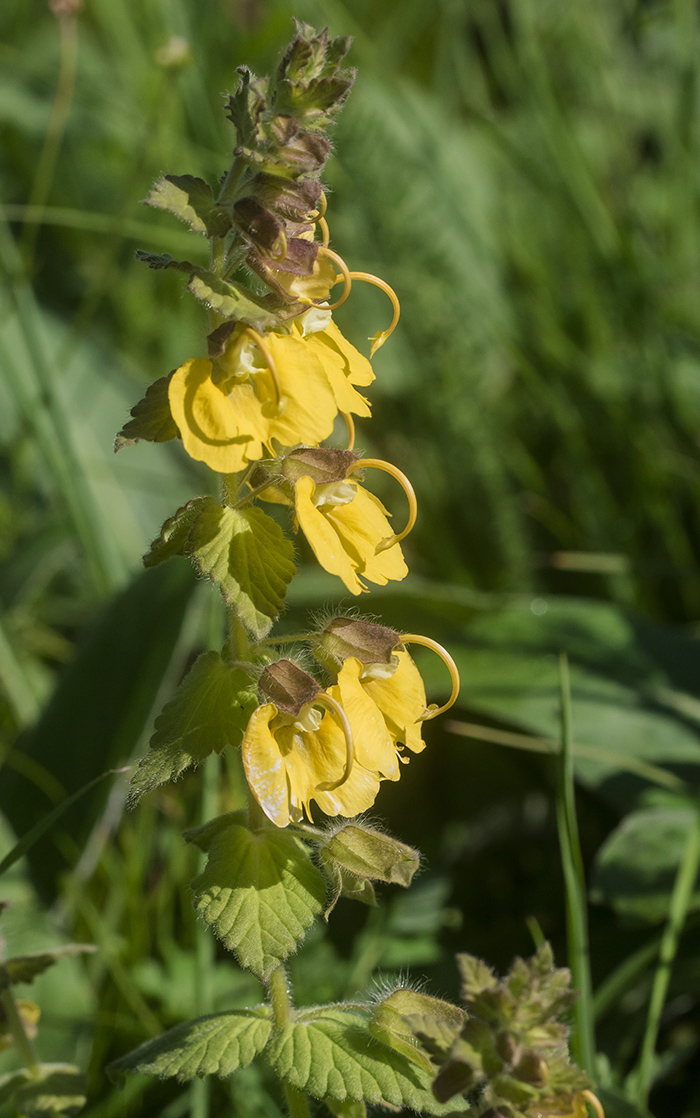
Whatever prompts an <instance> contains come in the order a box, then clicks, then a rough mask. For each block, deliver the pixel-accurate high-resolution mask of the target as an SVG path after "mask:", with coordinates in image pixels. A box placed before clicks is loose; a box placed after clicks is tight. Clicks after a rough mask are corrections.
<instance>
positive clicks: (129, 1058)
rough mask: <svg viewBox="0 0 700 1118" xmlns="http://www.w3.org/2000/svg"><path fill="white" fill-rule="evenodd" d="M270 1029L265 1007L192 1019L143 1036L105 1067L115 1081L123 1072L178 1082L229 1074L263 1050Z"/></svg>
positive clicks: (246, 1064) (245, 1064) (120, 1077)
mask: <svg viewBox="0 0 700 1118" xmlns="http://www.w3.org/2000/svg"><path fill="white" fill-rule="evenodd" d="M271 1029H272V1022H271V1020H270V1011H269V1009H268V1008H267V1007H266V1006H259V1007H257V1008H256V1009H240V1010H229V1011H228V1012H226V1013H210V1014H207V1016H206V1017H196V1018H195V1019H194V1020H193V1021H185V1022H183V1024H181V1025H176V1026H175V1028H174V1029H169V1030H168V1032H167V1033H164V1034H163V1035H162V1036H159V1037H156V1038H155V1040H147V1041H146V1042H145V1043H144V1044H141V1045H140V1046H139V1047H138V1048H135V1049H134V1051H133V1052H129V1053H128V1054H127V1055H126V1056H122V1057H121V1059H119V1060H115V1061H114V1063H112V1064H110V1065H109V1067H108V1068H107V1073H108V1075H109V1077H110V1079H112V1080H113V1081H114V1082H117V1083H120V1082H121V1081H123V1079H124V1076H125V1074H126V1073H127V1072H137V1071H138V1072H143V1073H144V1074H145V1075H157V1076H160V1078H161V1079H165V1078H166V1077H168V1076H175V1077H176V1078H177V1079H178V1080H179V1081H180V1082H183V1081H184V1080H186V1079H193V1078H194V1077H195V1076H196V1075H200V1076H201V1075H218V1076H226V1075H231V1073H232V1072H234V1071H236V1070H237V1069H238V1068H245V1067H247V1066H248V1064H249V1063H250V1062H251V1061H252V1059H253V1058H254V1057H255V1056H257V1054H258V1052H262V1050H263V1048H264V1047H265V1045H266V1044H267V1041H268V1039H269V1036H270V1031H271Z"/></svg>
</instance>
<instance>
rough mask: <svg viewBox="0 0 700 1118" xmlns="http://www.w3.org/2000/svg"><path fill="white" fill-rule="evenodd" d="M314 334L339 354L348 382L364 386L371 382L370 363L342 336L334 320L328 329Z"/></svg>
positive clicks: (371, 371)
mask: <svg viewBox="0 0 700 1118" xmlns="http://www.w3.org/2000/svg"><path fill="white" fill-rule="evenodd" d="M316 336H317V337H318V338H319V340H322V341H325V343H326V345H327V346H328V347H329V348H331V349H334V350H335V351H336V352H337V353H339V354H340V356H341V357H342V359H343V363H344V365H345V375H346V376H347V378H348V380H349V381H350V384H359V385H360V386H362V385H365V386H366V385H368V384H371V383H372V381H373V380H374V379H375V378H374V369H373V368H372V366H371V364H370V363H369V361H368V360H367V358H366V357H364V356H363V355H362V354H361V353H360V351H359V349H355V347H354V345H352V343H351V342H349V341H348V339H347V338H345V337H343V335H342V334H341V332H340V330H339V329H338V327H337V326H336V324H335V322H331V324H330V326H329V327H328V329H326V330H324V331H323V332H322V333H320V334H318V335H316Z"/></svg>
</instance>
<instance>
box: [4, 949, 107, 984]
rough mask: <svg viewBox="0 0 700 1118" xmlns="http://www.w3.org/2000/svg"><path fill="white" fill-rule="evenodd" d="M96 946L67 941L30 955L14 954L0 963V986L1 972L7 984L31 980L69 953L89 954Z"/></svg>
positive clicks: (69, 954)
mask: <svg viewBox="0 0 700 1118" xmlns="http://www.w3.org/2000/svg"><path fill="white" fill-rule="evenodd" d="M96 950H97V948H96V947H94V946H93V944H91V943H67V944H65V946H63V947H54V948H52V950H51V951H36V952H33V953H32V954H31V955H15V956H14V957H13V958H12V959H7V960H6V961H5V962H4V963H3V964H0V986H2V985H3V982H2V979H3V972H4V974H5V975H6V976H7V982H8V984H10V983H12V984H14V983H17V982H33V981H34V979H35V978H36V977H37V975H38V974H43V972H44V971H45V970H48V968H49V967H50V966H53V964H54V963H58V962H59V961H60V960H61V959H65V958H66V957H67V956H71V955H90V954H92V952H93V951H96Z"/></svg>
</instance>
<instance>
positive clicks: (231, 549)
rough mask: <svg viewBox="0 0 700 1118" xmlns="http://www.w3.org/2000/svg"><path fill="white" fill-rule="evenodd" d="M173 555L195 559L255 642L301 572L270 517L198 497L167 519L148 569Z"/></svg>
mask: <svg viewBox="0 0 700 1118" xmlns="http://www.w3.org/2000/svg"><path fill="white" fill-rule="evenodd" d="M171 555H189V556H190V558H191V559H192V561H193V563H194V565H195V567H196V568H197V570H198V571H199V573H200V574H202V575H206V577H207V578H209V579H211V581H212V582H213V583H215V585H216V586H218V587H219V589H220V591H221V594H222V596H223V599H224V601H225V602H226V604H227V605H228V606H230V607H231V608H232V609H235V611H236V613H237V614H238V616H239V617H240V619H241V621H242V622H243V624H244V625H245V627H246V629H247V630H248V632H249V633H250V635H251V636H252V637H253V638H254V639H255V640H261V639H262V638H263V637H264V636H266V634H267V633H269V631H270V629H271V627H272V623H273V621H274V620H276V618H277V617H279V615H280V613H281V611H282V606H283V603H284V596H285V594H286V592H287V586H288V584H289V583H290V582H291V580H292V578H293V577H294V573H295V570H296V568H295V566H294V545H293V544H292V543H291V541H290V540H288V539H287V538H286V536H285V535H284V532H283V531H282V529H281V528H280V527H279V525H278V524H277V523H276V521H274V520H273V519H272V517H271V516H268V515H267V513H264V512H263V511H262V509H258V508H242V509H232V508H229V507H228V506H225V505H220V504H219V502H218V501H215V500H214V498H213V497H195V498H194V500H192V501H188V503H187V504H186V505H183V507H182V508H180V509H178V511H177V512H176V513H175V515H174V516H171V517H170V518H169V519H168V520H166V522H165V524H164V525H163V527H162V529H161V532H160V536H159V538H158V539H157V540H155V541H154V542H153V543H152V544H151V549H150V551H149V552H148V554H147V555H146V556H145V557H144V566H146V567H154V566H156V565H157V564H158V563H161V562H163V560H165V559H168V558H170V556H171Z"/></svg>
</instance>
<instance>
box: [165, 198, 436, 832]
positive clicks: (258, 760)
mask: <svg viewBox="0 0 700 1118" xmlns="http://www.w3.org/2000/svg"><path fill="white" fill-rule="evenodd" d="M311 220H314V219H313V215H311ZM315 220H318V221H321V222H322V228H323V229H324V231H326V232H327V225H326V223H325V220H323V219H322V217H318V216H317V218H316V219H315ZM334 264H335V265H336V266H337V267H338V268H339V269H340V274H336V272H335V268H334V267H333V265H334ZM341 277H342V279H343V281H344V284H345V288H344V292H343V296H342V297H341V299H339V300H338V302H337V303H336V304H334V305H333V306H329V304H328V297H329V292H330V289H331V287H332V286H333V285H334V284H335V283H337V282H339V280H340V279H341ZM353 278H355V279H362V280H367V281H369V282H370V283H374V284H375V285H377V286H379V287H381V288H382V289H383V290H384V291H386V292H387V294H389V296H390V298H391V300H392V303H393V306H394V316H393V320H392V323H391V325H390V327H389V328H388V329H387V330H385V331H384V332H382V333H380V334H378V335H377V336H376V337H375V339H374V340H373V346H372V352H374V350H375V349H376V348H378V346H379V345H381V344H383V342H384V341H385V340H386V338H387V337H388V336H389V334H390V333H391V331H392V330H393V328H394V327H395V325H396V323H397V321H398V313H399V312H398V302H397V300H396V296H395V295H394V294H393V292H392V291H391V289H390V288H389V287H388V285H386V284H385V283H384V282H383V281H382V280H379V279H377V278H376V277H374V276H370V275H367V274H366V273H363V272H355V273H352V272H349V271H348V269H347V267H346V266H345V264H344V262H343V261H342V260H341V258H340V257H338V256H337V255H336V254H335V253H333V252H331V250H330V249H328V248H327V240H326V241H325V242H324V244H323V245H322V246H320V249H319V255H318V257H317V261H316V264H315V266H314V269H313V273H312V274H311V275H309V276H298V275H293V276H289V277H285V278H284V280H283V281H280V283H282V285H283V287H284V290H285V292H286V293H287V294H288V295H289V297H290V298H291V299H293V300H296V306H297V307H301V308H303V309H302V310H301V311H298V313H297V314H296V316H295V317H292V318H291V319H287V320H285V321H281V322H280V324H279V325H278V326H277V327H276V328H274V329H270V330H268V331H266V332H265V333H264V334H260V333H258V332H257V331H256V330H254V329H252V327H250V326H249V325H247V324H245V323H243V322H239V323H238V324H236V325H235V326H234V327H233V328H232V329H230V331H229V333H228V335H227V336H225V337H224V339H223V342H222V346H221V351H220V352H219V354H218V356H212V357H211V358H209V359H203V358H194V359H192V360H189V361H186V362H185V363H184V364H183V365H182V366H181V367H180V368H179V369H177V370H176V371H175V372H174V373H173V375H172V376H171V378H170V382H169V387H168V397H169V404H170V411H171V414H172V418H173V420H174V422H175V424H176V426H177V429H178V431H179V433H180V435H181V437H182V442H183V445H184V448H185V450H186V451H187V453H188V454H189V455H190V456H191V457H192V458H194V459H196V460H198V461H200V462H204V463H206V464H207V465H208V466H209V467H210V468H211V469H213V470H216V471H217V472H219V473H221V474H225V475H238V476H237V478H236V485H235V487H234V489H235V490H236V491H237V492H238V494H239V499H240V493H241V492H243V494H244V497H243V499H244V500H250V499H253V498H257V499H259V500H262V501H268V502H269V501H272V502H276V503H281V504H285V505H288V506H289V507H290V508H291V509H293V512H294V526H295V529H301V531H302V532H303V533H304V535H305V536H306V539H307V540H308V542H309V544H310V546H311V548H312V550H313V552H314V554H315V556H316V558H317V559H318V561H319V563H320V564H321V565H322V566H323V567H324V568H325V569H326V570H327V571H329V572H331V573H332V574H334V575H337V576H338V577H339V578H340V579H342V581H343V583H344V584H345V586H346V587H347V589H348V590H349V591H350V592H351V593H353V594H360V593H361V592H362V591H363V590H366V589H367V586H366V582H374V583H377V584H379V585H385V584H386V583H387V582H388V581H390V580H400V579H403V578H404V577H405V576H406V575H407V573H408V568H407V566H406V563H405V560H404V556H403V553H402V550H401V546H400V541H401V540H402V539H403V538H404V537H405V536H406V535H407V534H408V532H409V531H410V530H411V528H412V527H413V524H414V522H415V517H416V504H415V496H414V494H413V489H412V488H411V486H410V483H409V482H408V480H407V479H406V478H405V477H404V475H403V474H402V473H401V472H400V471H399V470H397V469H396V467H394V466H391V465H390V464H389V463H386V462H381V461H377V460H375V459H362V458H359V457H358V456H357V455H355V454H354V452H353V451H352V445H353V443H354V422H353V419H352V417H353V416H359V417H361V418H367V417H368V416H369V415H370V414H371V412H370V406H369V403H368V402H367V400H366V399H365V397H364V396H363V395H362V394H361V392H360V391H359V389H364V388H366V387H367V386H368V385H370V384H371V383H372V381H373V380H374V372H373V370H372V366H371V364H370V362H369V360H368V359H367V358H366V357H364V356H363V355H362V354H361V353H359V352H358V350H357V349H356V348H355V347H354V346H353V345H351V343H350V342H349V341H348V340H347V339H346V338H345V337H344V336H343V334H342V333H341V331H340V330H339V329H338V327H337V325H336V324H335V322H334V321H333V318H332V311H333V309H334V307H335V306H338V305H340V303H341V302H343V300H344V299H345V298H346V297H347V295H348V293H349V291H350V288H351V284H352V280H353ZM339 414H340V415H342V416H343V417H344V419H345V423H346V425H347V428H348V432H349V435H350V446H349V448H348V450H347V451H338V450H333V449H330V448H323V447H322V446H321V444H322V443H323V441H324V440H325V439H327V438H328V437H329V436H330V435H331V433H332V432H333V429H334V424H335V421H336V419H337V417H338V415H339ZM324 456H325V457H324ZM367 467H378V468H379V469H382V470H384V471H386V472H388V473H389V474H391V475H392V476H393V477H394V478H395V479H396V480H398V481H399V483H400V484H401V486H402V487H403V489H404V492H405V493H406V496H407V498H408V503H409V518H408V523H407V525H406V527H405V529H404V530H403V531H402V532H400V533H398V534H397V533H394V532H393V531H392V529H391V527H390V524H389V520H388V517H389V513H388V512H387V510H386V509H385V508H384V506H383V505H382V504H381V502H380V501H379V500H378V499H377V497H375V496H374V494H373V493H371V492H370V491H369V490H368V489H366V488H365V487H364V486H363V485H362V484H361V483H360V478H361V477H362V475H361V474H360V472H359V471H361V470H364V469H365V468H367ZM245 486H247V491H246V489H245V488H243V487H245ZM246 493H247V496H246ZM363 624H365V623H360V625H363ZM369 628H372V626H370V627H369ZM374 629H382V631H383V632H384V633H387V632H388V633H392V638H391V640H390V642H389V645H388V646H387V648H386V649H384V650H383V651H382V654H381V655H379V654H378V655H375V656H374V659H373V656H372V654H371V653H368V654H359V655H358V656H355V655H352V654H349V655H343V656H342V657H340V658H337V657H336V662H335V667H334V668H333V674H334V676H335V677H336V678H335V682H334V683H333V684H332V685H331V686H330V687H327V688H326V689H325V690H324V689H323V688H321V686H320V684H318V683H316V681H315V680H314V679H313V677H311V676H308V675H307V673H305V672H304V671H303V670H302V669H300V668H298V667H297V666H295V664H294V662H293V661H289V660H280V661H277V662H276V663H277V665H278V667H277V672H278V674H279V673H281V677H284V678H285V679H286V680H287V681H289V680H292V681H294V680H295V679H296V683H292V684H290V686H291V687H292V693H294V688H295V687H297V686H301V688H302V690H301V691H300V692H299V693H298V695H297V698H294V697H292V698H289V696H287V698H285V699H284V700H282V699H278V701H275V695H274V694H273V695H271V694H266V692H265V688H264V686H263V685H262V683H261V688H260V689H261V696H262V699H263V700H267V701H262V702H261V705H260V706H258V707H257V709H256V710H255V711H254V712H253V714H252V716H251V718H250V721H249V724H248V727H247V730H246V733H245V735H244V738H243V743H242V754H243V764H244V767H245V772H246V776H247V779H248V783H249V785H250V788H251V790H252V792H253V795H254V796H255V798H256V799H257V801H258V803H259V804H260V806H261V808H262V810H263V811H264V812H265V814H266V815H267V816H268V818H269V819H270V820H271V821H272V822H273V823H275V824H276V825H277V826H279V827H285V826H287V825H288V824H289V823H290V822H299V821H301V820H302V819H303V817H304V815H306V817H307V818H309V819H312V810H313V809H312V806H311V805H312V802H315V803H316V804H317V805H318V807H319V808H320V809H321V811H323V812H324V813H325V814H327V815H344V816H353V815H356V814H358V813H359V812H362V811H365V810H367V809H368V808H369V807H371V805H372V804H373V803H374V800H375V798H376V795H377V792H378V789H379V785H380V782H381V781H382V780H398V779H399V774H400V762H401V761H407V760H408V757H406V756H405V754H404V752H403V751H404V750H405V749H407V750H409V751H410V752H411V753H418V752H420V751H421V750H422V749H423V748H424V744H423V741H422V737H421V723H422V721H423V720H425V719H426V718H430V717H433V715H434V713H436V712H435V711H434V709H432V708H428V707H427V703H426V697H425V689H424V687H423V682H422V680H421V677H420V674H419V672H418V670H417V668H416V666H415V664H414V663H413V661H412V660H411V657H410V656H409V654H408V652H407V651H406V650H405V648H404V647H403V640H404V639H406V640H407V639H408V638H401V637H400V635H399V634H398V633H393V631H390V630H384V629H383V627H381V626H374ZM412 639H415V640H417V641H418V642H419V643H421V642H422V643H428V644H429V645H430V646H431V647H434V648H436V649H437V650H438V651H439V653H440V655H442V656H443V659H445V662H446V663H447V664H448V666H449V667H450V671H451V674H452V679H453V695H452V698H451V700H450V703H451V702H453V701H454V698H455V697H456V689H457V685H458V684H457V682H456V681H457V674H456V668H454V664H453V663H452V661H451V660H450V658H449V657H448V656H447V654H446V653H445V652H444V650H442V649H440V648H439V646H435V645H434V643H433V642H431V641H429V640H427V638H419V637H416V638H412ZM370 643H371V642H370ZM273 666H274V665H273ZM326 666H328V665H326ZM269 670H270V672H272V667H271V668H270V669H269ZM265 671H268V669H265ZM263 674H265V673H263ZM272 676H274V672H272V675H271V676H270V678H272ZM302 677H303V679H302ZM299 680H301V681H302V682H301V683H299ZM268 682H269V681H268ZM277 686H278V683H276V684H275V687H277ZM273 690H274V688H273ZM283 690H284V689H283ZM285 694H286V692H285ZM448 705H450V704H448ZM438 713H439V712H438Z"/></svg>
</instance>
